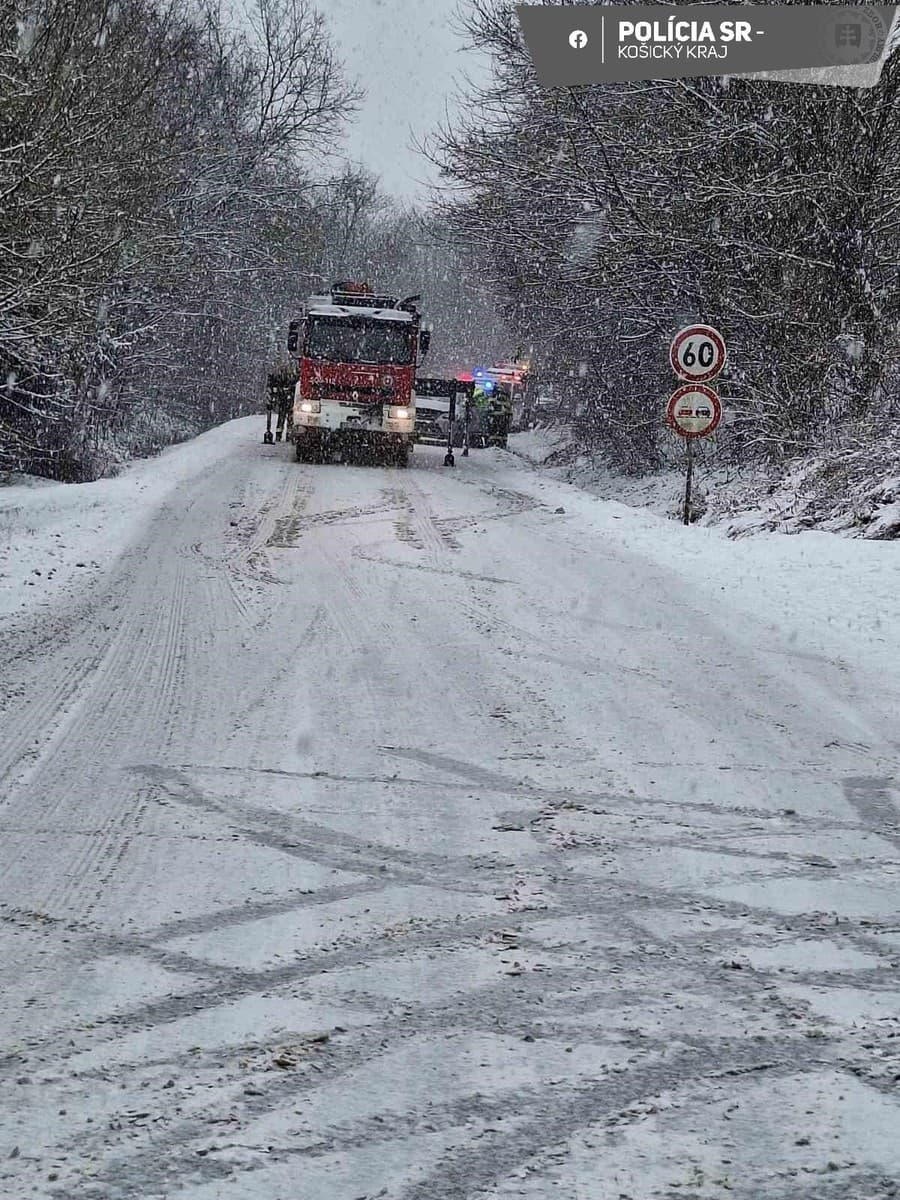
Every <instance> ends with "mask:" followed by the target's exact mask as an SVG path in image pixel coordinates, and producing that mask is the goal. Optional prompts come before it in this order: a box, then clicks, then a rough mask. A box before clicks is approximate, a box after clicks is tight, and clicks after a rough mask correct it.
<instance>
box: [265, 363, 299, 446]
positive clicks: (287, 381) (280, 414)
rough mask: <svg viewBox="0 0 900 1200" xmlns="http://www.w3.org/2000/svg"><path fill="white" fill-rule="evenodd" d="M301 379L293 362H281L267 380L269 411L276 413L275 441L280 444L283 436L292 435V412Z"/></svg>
mask: <svg viewBox="0 0 900 1200" xmlns="http://www.w3.org/2000/svg"><path fill="white" fill-rule="evenodd" d="M299 378H300V376H299V373H298V371H297V368H296V366H295V365H294V364H293V363H291V362H281V363H278V364H277V365H276V366H274V367H273V368H272V370H271V371H270V372H269V375H268V379H267V388H266V390H267V392H268V405H267V407H268V410H269V412H270V413H273V412H274V413H276V414H277V417H276V423H275V441H276V442H280V441H281V439H282V435H284V434H285V433H290V426H291V419H290V418H291V410H292V408H293V405H294V388H295V386H296V384H297V380H298V379H299Z"/></svg>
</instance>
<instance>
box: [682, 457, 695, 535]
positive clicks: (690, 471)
mask: <svg viewBox="0 0 900 1200" xmlns="http://www.w3.org/2000/svg"><path fill="white" fill-rule="evenodd" d="M685 448H686V450H687V473H686V475H685V477H684V509H683V510H682V514H681V523H682V525H690V523H691V482H692V479H693V475H694V439H693V438H688V440H687V446H686V447H685Z"/></svg>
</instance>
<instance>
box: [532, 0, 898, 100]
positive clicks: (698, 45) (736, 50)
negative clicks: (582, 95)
mask: <svg viewBox="0 0 900 1200" xmlns="http://www.w3.org/2000/svg"><path fill="white" fill-rule="evenodd" d="M516 12H517V13H518V16H519V21H520V22H521V25H522V32H523V34H524V36H525V42H526V44H527V46H528V49H529V51H530V53H531V56H532V59H533V61H534V67H535V71H536V73H537V77H538V81H539V82H540V83H541V84H542V85H543V86H544V87H565V86H569V85H572V84H583V83H606V82H614V81H616V80H628V79H679V78H686V77H688V76H692V75H694V76H696V75H742V76H749V77H751V78H757V79H778V80H782V81H786V82H798V83H827V84H839V85H843V86H847V87H872V86H874V85H875V84H876V83H877V82H878V79H879V77H880V75H881V70H882V67H883V66H884V62H885V59H886V58H887V56H888V54H889V53H890V52H891V49H892V48H893V44H894V41H895V34H896V33H897V31H898V27H900V22H898V20H897V13H898V7H897V6H894V5H892V6H889V7H888V6H877V7H873V6H866V7H859V6H858V7H848V8H843V7H840V8H838V7H834V6H832V5H830V4H828V5H822V4H791V5H787V6H784V7H782V6H779V5H771V4H759V5H748V4H727V5H726V4H723V5H718V4H716V5H700V6H694V5H692V6H690V7H685V8H681V7H678V8H672V7H652V8H651V7H644V6H643V5H641V6H633V7H632V6H631V5H627V6H615V7H609V6H606V5H600V4H597V5H572V6H565V7H558V6H555V5H543V4H520V5H518V6H517V8H516Z"/></svg>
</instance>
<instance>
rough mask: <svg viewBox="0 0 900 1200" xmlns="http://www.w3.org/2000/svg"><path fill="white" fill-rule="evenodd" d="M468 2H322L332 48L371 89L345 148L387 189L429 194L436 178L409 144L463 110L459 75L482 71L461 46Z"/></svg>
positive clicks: (397, 193)
mask: <svg viewBox="0 0 900 1200" xmlns="http://www.w3.org/2000/svg"><path fill="white" fill-rule="evenodd" d="M460 3H462V4H463V5H464V4H465V0H318V4H317V7H318V9H319V11H320V12H321V13H322V14H323V15H324V16H325V17H326V19H327V20H328V23H329V25H330V26H331V30H332V34H333V37H334V43H335V49H336V51H337V53H338V55H339V57H340V58H342V59H343V61H344V63H345V65H346V69H347V72H348V74H349V75H351V76H353V77H355V78H356V79H357V80H358V81H359V83H360V84H361V85H362V86H363V87H364V88H365V90H366V92H367V96H366V99H365V100H364V101H363V104H362V108H361V110H360V112H359V115H358V117H357V119H356V122H355V124H354V127H353V129H352V130H351V131H350V134H349V136H348V138H347V142H346V148H345V152H346V154H347V155H348V157H350V158H351V159H353V160H354V161H357V162H362V163H363V164H364V165H365V166H367V167H370V168H371V169H372V170H374V171H376V172H377V173H378V174H379V175H380V176H381V180H382V185H383V187H384V189H385V190H386V191H388V192H391V193H392V194H393V195H395V196H399V197H401V198H403V199H414V198H416V197H424V195H425V194H426V193H427V185H428V184H429V183H435V182H437V177H436V173H435V171H434V169H433V168H432V167H431V165H430V164H429V163H428V162H427V161H426V160H425V159H424V158H422V157H421V156H419V155H418V154H416V153H415V152H414V151H413V150H412V149H411V147H410V143H411V142H412V141H413V139H414V138H416V137H418V138H422V137H424V136H425V135H427V134H429V133H431V132H432V131H433V130H434V129H436V128H437V126H438V125H440V124H442V123H443V122H444V120H445V112H446V108H447V106H448V105H449V106H450V109H451V112H454V111H458V107H457V102H456V101H455V100H454V96H455V93H456V90H457V84H459V83H461V82H462V81H461V79H460V72H461V71H463V70H466V71H469V72H470V74H472V75H475V76H478V75H479V74H481V73H482V72H484V70H485V65H484V63H483V61H482V60H475V59H473V57H472V54H471V52H467V51H465V50H464V49H463V39H462V36H461V35H460V33H459V32H458V28H457V27H458V24H459V22H458V19H457V10H458V7H459V5H460Z"/></svg>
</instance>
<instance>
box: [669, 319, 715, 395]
mask: <svg viewBox="0 0 900 1200" xmlns="http://www.w3.org/2000/svg"><path fill="white" fill-rule="evenodd" d="M669 362H670V363H671V365H672V370H673V371H674V372H675V374H676V375H677V376H678V378H679V379H685V380H687V382H688V383H705V382H706V380H707V379H714V378H715V377H716V375H718V374H719V372H720V371H721V370H722V368H723V367H724V366H725V339H724V338H723V337H722V335H721V333H719V331H718V329H713V327H712V326H711V325H688V326H686V327H685V328H684V329H680V330H679V331H678V333H676V334H675V337H674V338H673V339H672V345H671V346H670V347H669Z"/></svg>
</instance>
